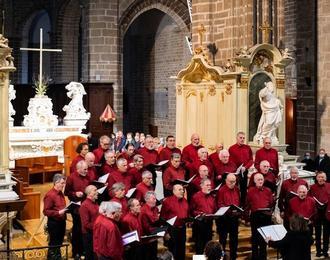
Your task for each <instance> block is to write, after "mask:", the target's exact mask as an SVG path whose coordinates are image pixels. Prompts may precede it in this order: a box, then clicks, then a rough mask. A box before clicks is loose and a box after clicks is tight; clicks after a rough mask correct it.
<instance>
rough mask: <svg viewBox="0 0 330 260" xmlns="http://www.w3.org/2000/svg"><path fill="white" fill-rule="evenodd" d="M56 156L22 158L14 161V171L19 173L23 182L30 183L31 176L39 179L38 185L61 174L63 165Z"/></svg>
mask: <svg viewBox="0 0 330 260" xmlns="http://www.w3.org/2000/svg"><path fill="white" fill-rule="evenodd" d="M57 160H58V157H57V156H45V157H34V158H24V159H17V160H15V169H16V170H19V171H20V172H21V176H22V178H23V181H24V182H28V184H30V183H31V179H32V176H33V177H35V176H37V177H39V178H38V179H39V182H40V183H45V181H49V179H51V178H52V176H53V175H54V174H55V173H62V171H63V163H59V162H58V161H57Z"/></svg>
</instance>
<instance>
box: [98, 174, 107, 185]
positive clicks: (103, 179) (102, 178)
mask: <svg viewBox="0 0 330 260" xmlns="http://www.w3.org/2000/svg"><path fill="white" fill-rule="evenodd" d="M108 177H109V173H107V174H104V175H103V176H101V177H100V178H99V179H98V180H97V181H98V182H101V183H106V182H107V179H108Z"/></svg>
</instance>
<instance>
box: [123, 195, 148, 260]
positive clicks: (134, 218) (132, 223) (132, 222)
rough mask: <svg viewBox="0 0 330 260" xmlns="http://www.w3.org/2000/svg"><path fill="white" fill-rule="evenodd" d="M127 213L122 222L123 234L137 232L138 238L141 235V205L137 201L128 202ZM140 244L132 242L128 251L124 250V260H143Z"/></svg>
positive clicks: (130, 200)
mask: <svg viewBox="0 0 330 260" xmlns="http://www.w3.org/2000/svg"><path fill="white" fill-rule="evenodd" d="M127 205H128V208H129V212H128V214H126V215H125V217H124V218H123V220H122V225H123V229H124V233H125V234H126V233H128V232H132V231H135V230H136V231H137V233H138V235H139V238H140V237H141V235H142V225H141V221H140V213H141V205H140V202H139V201H138V200H137V199H129V200H128V203H127ZM141 254H142V246H141V243H138V242H134V243H131V244H130V247H129V249H127V250H125V259H130V260H131V259H132V260H140V259H141V260H143V258H142V255H141Z"/></svg>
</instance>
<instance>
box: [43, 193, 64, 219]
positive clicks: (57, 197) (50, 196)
mask: <svg viewBox="0 0 330 260" xmlns="http://www.w3.org/2000/svg"><path fill="white" fill-rule="evenodd" d="M64 208H65V198H64V195H63V192H62V191H57V190H55V189H54V188H52V189H51V190H50V191H48V192H47V193H46V195H45V197H44V210H43V213H44V215H45V216H47V217H51V218H54V219H56V220H65V219H66V215H65V214H63V215H60V214H58V212H59V211H60V210H62V209H64Z"/></svg>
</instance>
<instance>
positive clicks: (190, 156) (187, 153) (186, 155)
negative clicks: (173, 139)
mask: <svg viewBox="0 0 330 260" xmlns="http://www.w3.org/2000/svg"><path fill="white" fill-rule="evenodd" d="M203 147H204V146H202V145H198V146H194V145H192V144H188V145H187V146H186V147H184V148H183V150H182V157H181V160H182V161H183V162H184V163H185V164H186V165H185V166H186V167H188V168H189V167H190V164H191V163H193V162H194V161H197V160H199V157H198V153H197V151H198V149H199V148H203Z"/></svg>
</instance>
